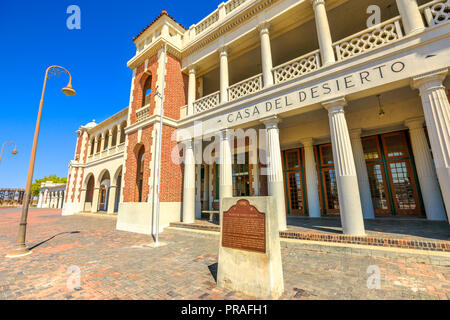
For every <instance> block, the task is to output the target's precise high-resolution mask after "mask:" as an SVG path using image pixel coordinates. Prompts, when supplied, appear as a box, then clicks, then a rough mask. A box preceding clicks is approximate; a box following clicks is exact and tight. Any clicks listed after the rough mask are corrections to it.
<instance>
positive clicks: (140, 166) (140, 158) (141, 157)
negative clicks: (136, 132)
mask: <svg viewBox="0 0 450 320" xmlns="http://www.w3.org/2000/svg"><path fill="white" fill-rule="evenodd" d="M144 163H145V148H144V146H142V147H141V148H140V149H139V152H138V153H137V166H136V168H137V174H136V185H137V189H138V202H143V193H142V190H143V186H144Z"/></svg>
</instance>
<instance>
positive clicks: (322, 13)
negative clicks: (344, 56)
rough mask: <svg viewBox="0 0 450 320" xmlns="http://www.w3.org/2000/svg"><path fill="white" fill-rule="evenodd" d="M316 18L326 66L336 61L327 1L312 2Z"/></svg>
mask: <svg viewBox="0 0 450 320" xmlns="http://www.w3.org/2000/svg"><path fill="white" fill-rule="evenodd" d="M312 5H313V8H314V16H315V18H316V19H315V20H316V30H317V37H318V40H319V48H320V55H321V57H322V65H324V66H326V65H329V64H332V63H334V62H335V61H336V59H335V57H334V51H333V40H332V38H331V32H330V25H329V23H328V17H327V10H326V8H325V0H312Z"/></svg>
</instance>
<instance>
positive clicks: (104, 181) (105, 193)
mask: <svg viewBox="0 0 450 320" xmlns="http://www.w3.org/2000/svg"><path fill="white" fill-rule="evenodd" d="M99 181H100V188H99V194H98V210H99V211H107V210H108V199H109V187H110V185H111V178H110V176H109V172H108V171H105V172H104V173H103V175H101V176H100V179H99Z"/></svg>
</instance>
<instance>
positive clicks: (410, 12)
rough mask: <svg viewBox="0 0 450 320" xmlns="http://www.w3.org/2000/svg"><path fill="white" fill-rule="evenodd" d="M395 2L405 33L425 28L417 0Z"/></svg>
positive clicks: (397, 0)
mask: <svg viewBox="0 0 450 320" xmlns="http://www.w3.org/2000/svg"><path fill="white" fill-rule="evenodd" d="M396 2H397V8H398V12H400V16H401V17H402V21H403V27H404V28H405V32H406V34H407V35H408V34H410V33H414V32H417V31H420V30H423V29H424V28H425V25H424V24H423V19H422V15H421V14H420V10H419V6H418V5H417V0H396Z"/></svg>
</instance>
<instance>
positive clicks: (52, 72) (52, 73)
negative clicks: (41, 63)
mask: <svg viewBox="0 0 450 320" xmlns="http://www.w3.org/2000/svg"><path fill="white" fill-rule="evenodd" d="M62 73H67V74H68V75H69V83H68V85H67V86H66V87H65V88H63V89H62V92H63V93H64V94H65V95H66V96H73V95H75V90H73V88H72V76H71V75H70V73H69V71H67V70H66V69H65V68H63V67H59V66H50V67H48V68H47V70H46V71H45V78H44V85H43V87H42V95H41V102H40V104H39V112H38V117H37V121H36V129H35V131H34V140H33V147H32V149H31V158H30V165H29V168H28V177H27V184H26V187H25V195H24V201H23V207H22V217H21V219H20V224H19V233H18V236H17V244H16V248H15V249H14V250H12V251H10V252H9V253H8V255H7V256H6V257H8V258H12V257H20V256H24V255H27V254H30V253H31V251H30V249H28V247H27V246H26V244H25V236H26V231H27V217H28V206H29V202H30V198H31V197H30V196H31V184H32V181H33V171H34V161H35V158H36V149H37V142H38V136H39V127H40V124H41V114H42V105H43V103H44V94H45V86H46V85H47V79H48V78H52V77H59V76H61V74H62Z"/></svg>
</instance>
